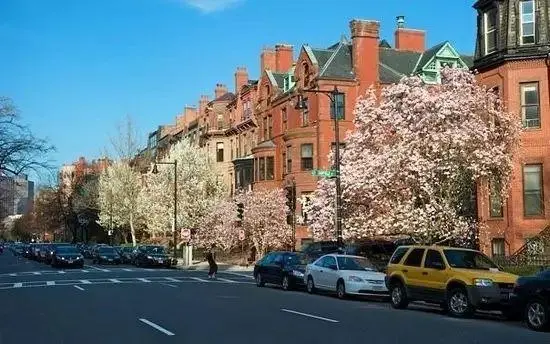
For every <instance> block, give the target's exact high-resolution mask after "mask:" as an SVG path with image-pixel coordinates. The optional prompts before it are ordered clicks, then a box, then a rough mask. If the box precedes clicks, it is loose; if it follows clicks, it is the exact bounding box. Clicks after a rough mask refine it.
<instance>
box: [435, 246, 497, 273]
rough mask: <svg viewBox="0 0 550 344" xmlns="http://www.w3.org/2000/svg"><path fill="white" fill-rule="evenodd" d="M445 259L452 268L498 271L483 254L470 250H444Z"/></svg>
mask: <svg viewBox="0 0 550 344" xmlns="http://www.w3.org/2000/svg"><path fill="white" fill-rule="evenodd" d="M443 252H444V253H445V258H447V262H448V263H449V265H450V266H451V267H452V268H459V269H477V270H489V269H498V267H497V266H496V264H495V263H493V262H492V261H491V259H489V258H488V257H487V256H485V255H484V254H482V253H480V252H477V251H470V250H444V251H443Z"/></svg>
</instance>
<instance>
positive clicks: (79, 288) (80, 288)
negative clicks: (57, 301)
mask: <svg viewBox="0 0 550 344" xmlns="http://www.w3.org/2000/svg"><path fill="white" fill-rule="evenodd" d="M73 287H75V288H76V289H78V290H82V291H84V290H85V289H84V288H82V287H79V286H77V285H73Z"/></svg>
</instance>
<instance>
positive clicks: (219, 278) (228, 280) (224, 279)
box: [216, 277, 237, 283]
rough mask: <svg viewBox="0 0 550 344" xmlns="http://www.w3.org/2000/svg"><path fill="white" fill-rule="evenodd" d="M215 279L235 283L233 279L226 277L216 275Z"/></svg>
mask: <svg viewBox="0 0 550 344" xmlns="http://www.w3.org/2000/svg"><path fill="white" fill-rule="evenodd" d="M216 279H217V280H220V281H223V282H227V283H237V282H235V281H232V280H230V279H226V278H221V277H216Z"/></svg>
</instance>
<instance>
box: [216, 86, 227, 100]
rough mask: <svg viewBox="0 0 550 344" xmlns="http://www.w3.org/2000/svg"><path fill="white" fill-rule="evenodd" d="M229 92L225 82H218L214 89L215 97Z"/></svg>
mask: <svg viewBox="0 0 550 344" xmlns="http://www.w3.org/2000/svg"><path fill="white" fill-rule="evenodd" d="M226 93H227V86H225V85H224V84H216V89H215V90H214V99H218V98H219V97H221V96H223V95H224V94H226Z"/></svg>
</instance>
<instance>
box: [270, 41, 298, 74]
mask: <svg viewBox="0 0 550 344" xmlns="http://www.w3.org/2000/svg"><path fill="white" fill-rule="evenodd" d="M293 59H294V56H293V52H292V45H289V44H277V45H275V71H277V72H279V73H284V72H288V70H289V69H290V68H291V67H292V62H293Z"/></svg>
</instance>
